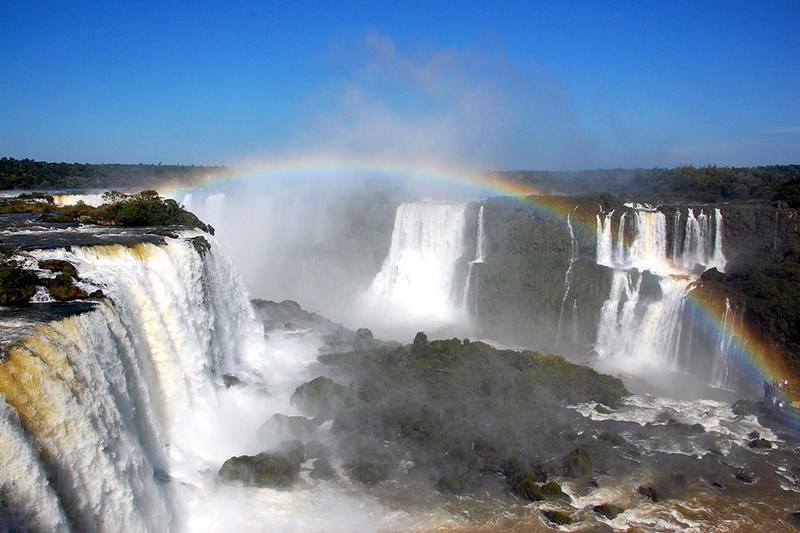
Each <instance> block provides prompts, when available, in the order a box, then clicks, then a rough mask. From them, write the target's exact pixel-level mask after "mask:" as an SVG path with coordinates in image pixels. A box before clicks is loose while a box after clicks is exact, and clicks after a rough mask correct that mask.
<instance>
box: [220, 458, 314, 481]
mask: <svg viewBox="0 0 800 533" xmlns="http://www.w3.org/2000/svg"><path fill="white" fill-rule="evenodd" d="M301 462H302V461H301V460H298V457H297V456H296V455H294V454H279V453H259V454H258V455H252V456H251V455H241V456H238V457H231V458H230V459H228V460H227V461H225V462H224V463H223V465H222V467H221V468H220V469H219V477H220V479H222V480H224V481H240V482H242V483H244V484H245V485H252V486H256V487H278V488H285V487H290V486H291V485H292V484H293V483H294V482H295V481H296V480H297V476H298V475H299V473H300V464H301Z"/></svg>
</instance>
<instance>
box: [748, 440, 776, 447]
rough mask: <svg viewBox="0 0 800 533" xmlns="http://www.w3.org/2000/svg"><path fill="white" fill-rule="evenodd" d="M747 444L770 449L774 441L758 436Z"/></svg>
mask: <svg viewBox="0 0 800 533" xmlns="http://www.w3.org/2000/svg"><path fill="white" fill-rule="evenodd" d="M747 446H748V447H750V448H758V449H770V448H772V443H771V442H770V441H768V440H767V439H761V438H758V439H753V440H751V441H750V442H749V443H747Z"/></svg>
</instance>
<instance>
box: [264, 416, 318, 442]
mask: <svg viewBox="0 0 800 533" xmlns="http://www.w3.org/2000/svg"><path fill="white" fill-rule="evenodd" d="M316 432H317V426H316V425H314V423H313V422H312V421H311V420H309V419H308V418H306V417H304V416H286V415H282V414H280V413H276V414H274V415H272V416H271V417H270V418H269V420H267V421H266V422H264V424H262V425H261V427H260V428H258V433H257V436H258V438H259V440H260V441H261V442H270V441H271V442H276V441H279V440H285V439H288V440H300V441H302V442H307V441H309V440H311V439H313V437H314V435H315V434H316Z"/></svg>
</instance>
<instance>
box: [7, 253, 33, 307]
mask: <svg viewBox="0 0 800 533" xmlns="http://www.w3.org/2000/svg"><path fill="white" fill-rule="evenodd" d="M38 283H39V279H38V278H37V277H36V275H35V274H34V273H33V272H31V271H29V270H26V269H24V268H22V267H21V266H20V265H19V264H18V263H16V262H13V261H5V262H3V263H0V304H2V305H7V304H17V303H25V302H27V301H28V300H30V298H31V296H33V295H34V294H36V285H37V284H38Z"/></svg>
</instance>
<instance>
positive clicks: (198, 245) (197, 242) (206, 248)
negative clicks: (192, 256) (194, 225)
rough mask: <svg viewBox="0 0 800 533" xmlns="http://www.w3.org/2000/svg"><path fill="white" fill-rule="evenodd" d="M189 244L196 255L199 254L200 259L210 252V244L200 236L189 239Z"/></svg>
mask: <svg viewBox="0 0 800 533" xmlns="http://www.w3.org/2000/svg"><path fill="white" fill-rule="evenodd" d="M189 242H191V243H192V247H193V248H194V249H195V251H196V252H197V253H198V254H200V257H205V256H206V254H207V253H208V252H210V251H211V243H210V242H208V239H206V238H205V237H203V236H202V235H198V236H197V237H192V238H191V239H189Z"/></svg>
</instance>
